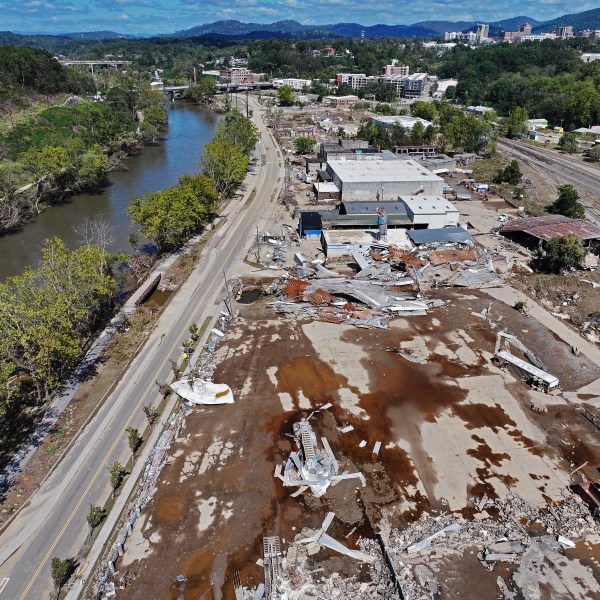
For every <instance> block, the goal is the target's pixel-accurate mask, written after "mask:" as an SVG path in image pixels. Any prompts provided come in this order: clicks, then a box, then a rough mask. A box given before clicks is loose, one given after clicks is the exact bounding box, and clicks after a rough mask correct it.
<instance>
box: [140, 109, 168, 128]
mask: <svg viewBox="0 0 600 600" xmlns="http://www.w3.org/2000/svg"><path fill="white" fill-rule="evenodd" d="M144 123H147V124H148V125H152V127H155V128H156V130H157V131H159V132H163V131H166V130H167V124H168V119H167V111H166V110H165V108H164V106H162V105H157V104H154V105H152V106H149V107H148V108H145V109H144Z"/></svg>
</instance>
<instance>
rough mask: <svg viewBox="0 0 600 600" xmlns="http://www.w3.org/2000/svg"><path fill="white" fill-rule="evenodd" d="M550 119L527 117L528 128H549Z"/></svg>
mask: <svg viewBox="0 0 600 600" xmlns="http://www.w3.org/2000/svg"><path fill="white" fill-rule="evenodd" d="M547 128H548V119H527V129H547Z"/></svg>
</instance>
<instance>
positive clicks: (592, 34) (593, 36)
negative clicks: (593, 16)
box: [580, 29, 600, 40]
mask: <svg viewBox="0 0 600 600" xmlns="http://www.w3.org/2000/svg"><path fill="white" fill-rule="evenodd" d="M580 35H581V37H586V38H589V39H590V40H600V29H584V30H583V31H582V32H581V34H580Z"/></svg>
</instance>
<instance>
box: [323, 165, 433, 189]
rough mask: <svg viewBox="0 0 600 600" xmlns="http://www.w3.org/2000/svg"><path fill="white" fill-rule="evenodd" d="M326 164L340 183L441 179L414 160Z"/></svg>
mask: <svg viewBox="0 0 600 600" xmlns="http://www.w3.org/2000/svg"><path fill="white" fill-rule="evenodd" d="M328 165H329V167H330V168H331V170H332V171H333V172H334V173H335V175H337V177H339V179H340V180H341V181H342V184H343V183H345V182H348V183H379V182H382V183H386V182H388V183H389V182H396V181H400V182H402V181H410V182H425V181H435V182H439V181H442V182H443V179H441V178H440V177H438V176H437V175H434V174H433V173H432V172H431V171H428V170H427V169H426V168H425V167H423V166H421V165H420V164H419V163H417V162H416V161H414V160H330V161H328Z"/></svg>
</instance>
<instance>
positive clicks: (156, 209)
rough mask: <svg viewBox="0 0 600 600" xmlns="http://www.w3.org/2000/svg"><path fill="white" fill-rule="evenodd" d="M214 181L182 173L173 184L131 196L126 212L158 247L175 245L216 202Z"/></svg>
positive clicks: (206, 217) (196, 227)
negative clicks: (175, 183) (140, 195)
mask: <svg viewBox="0 0 600 600" xmlns="http://www.w3.org/2000/svg"><path fill="white" fill-rule="evenodd" d="M217 198H218V196H217V193H216V190H215V185H214V181H213V180H212V179H210V178H208V177H206V176H204V175H197V176H191V175H183V176H182V177H180V178H179V182H178V183H177V185H174V186H172V187H170V188H166V189H164V190H159V191H158V192H146V194H144V196H142V197H139V196H134V198H133V200H132V202H131V204H130V205H129V207H128V208H127V212H128V213H129V214H130V215H131V221H132V223H134V224H138V225H139V226H140V230H141V233H142V235H143V236H144V237H146V238H148V239H151V240H153V241H154V242H155V243H156V245H157V247H158V249H159V250H160V251H164V250H170V249H173V248H177V247H179V246H180V245H181V244H183V243H184V242H185V241H186V240H187V239H189V238H190V237H191V236H192V235H194V234H195V233H197V232H198V231H199V230H200V228H201V227H202V226H203V225H204V224H206V223H207V222H208V220H209V218H210V216H211V215H212V211H213V210H214V208H215V206H216V203H217Z"/></svg>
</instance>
